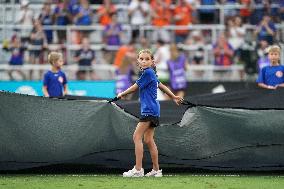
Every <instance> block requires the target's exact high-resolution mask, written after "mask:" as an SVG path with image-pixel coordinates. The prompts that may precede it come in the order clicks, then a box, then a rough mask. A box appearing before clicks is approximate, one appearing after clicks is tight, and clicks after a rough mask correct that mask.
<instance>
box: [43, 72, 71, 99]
mask: <svg viewBox="0 0 284 189" xmlns="http://www.w3.org/2000/svg"><path fill="white" fill-rule="evenodd" d="M66 83H67V79H66V76H65V73H64V72H62V71H61V70H60V71H58V72H52V71H50V70H49V71H48V72H46V73H45V74H44V78H43V85H44V86H46V88H47V92H48V94H49V96H50V97H62V96H63V89H64V88H63V87H64V85H66Z"/></svg>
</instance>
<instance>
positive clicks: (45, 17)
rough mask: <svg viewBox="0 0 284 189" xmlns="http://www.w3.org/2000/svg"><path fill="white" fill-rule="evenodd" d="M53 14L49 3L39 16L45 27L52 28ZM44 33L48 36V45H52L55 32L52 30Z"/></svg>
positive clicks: (44, 6) (46, 30)
mask: <svg viewBox="0 0 284 189" xmlns="http://www.w3.org/2000/svg"><path fill="white" fill-rule="evenodd" d="M52 16H53V15H52V14H51V7H50V4H49V3H45V4H44V5H43V8H42V11H41V13H40V15H39V18H38V19H39V20H40V22H41V24H42V25H43V26H51V25H53V20H52V19H53V18H52ZM44 33H45V36H46V40H47V43H48V44H50V43H52V42H53V30H51V29H44Z"/></svg>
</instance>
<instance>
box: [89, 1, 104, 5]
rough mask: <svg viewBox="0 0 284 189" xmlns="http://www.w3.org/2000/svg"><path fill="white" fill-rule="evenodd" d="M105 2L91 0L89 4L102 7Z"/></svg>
mask: <svg viewBox="0 0 284 189" xmlns="http://www.w3.org/2000/svg"><path fill="white" fill-rule="evenodd" d="M103 2H104V1H103V0H89V3H90V4H98V5H101V4H103Z"/></svg>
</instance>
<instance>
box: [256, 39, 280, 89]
mask: <svg viewBox="0 0 284 189" xmlns="http://www.w3.org/2000/svg"><path fill="white" fill-rule="evenodd" d="M280 52H281V49H280V47H279V46H277V45H272V46H270V47H268V59H269V61H270V65H269V66H266V67H263V68H262V69H261V71H260V72H259V75H258V79H257V80H256V82H257V83H258V86H259V87H262V88H265V89H276V88H277V87H284V66H282V65H280Z"/></svg>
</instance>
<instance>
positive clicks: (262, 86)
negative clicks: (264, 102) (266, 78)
mask: <svg viewBox="0 0 284 189" xmlns="http://www.w3.org/2000/svg"><path fill="white" fill-rule="evenodd" d="M257 85H258V86H259V87H261V88H264V89H276V88H277V87H274V86H271V85H266V84H264V83H258V84H257ZM278 86H279V85H278ZM283 86H284V85H283Z"/></svg>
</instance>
